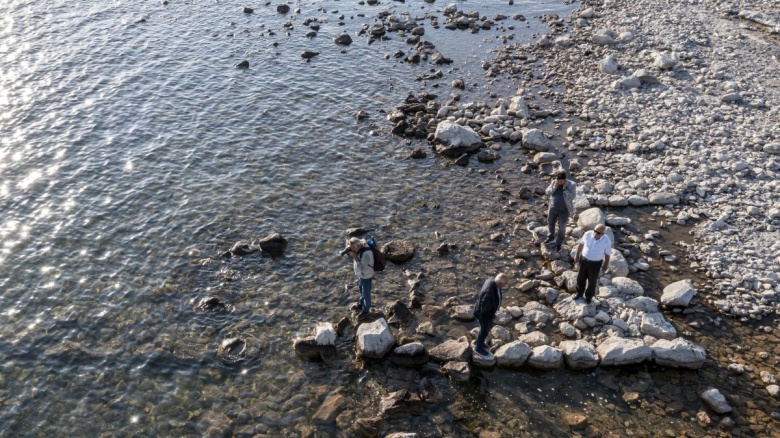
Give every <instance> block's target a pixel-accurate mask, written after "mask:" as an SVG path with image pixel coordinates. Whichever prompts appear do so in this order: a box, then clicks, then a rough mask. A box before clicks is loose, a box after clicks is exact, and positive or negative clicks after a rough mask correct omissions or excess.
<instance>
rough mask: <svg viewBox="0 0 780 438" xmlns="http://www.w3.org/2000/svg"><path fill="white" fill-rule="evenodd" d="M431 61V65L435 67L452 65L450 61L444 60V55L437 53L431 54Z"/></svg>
mask: <svg viewBox="0 0 780 438" xmlns="http://www.w3.org/2000/svg"><path fill="white" fill-rule="evenodd" d="M431 61H433V63H434V64H437V65H441V64H452V59H450V58H445V57H444V55H442V54H441V53H439V52H433V55H431Z"/></svg>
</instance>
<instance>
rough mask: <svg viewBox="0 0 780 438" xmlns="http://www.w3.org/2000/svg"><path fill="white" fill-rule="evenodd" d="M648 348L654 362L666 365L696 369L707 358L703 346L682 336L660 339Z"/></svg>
mask: <svg viewBox="0 0 780 438" xmlns="http://www.w3.org/2000/svg"><path fill="white" fill-rule="evenodd" d="M650 349H651V350H653V359H654V360H655V363H656V364H658V365H662V366H666V367H673V368H688V369H692V370H697V369H699V368H701V366H702V365H704V360H705V359H707V352H706V351H705V350H704V348H702V347H701V346H699V345H696V344H694V343H692V342H690V341H688V340H686V339H683V338H676V339H673V340H671V341H669V340H666V339H660V340H658V341H656V342H655V343H654V344H653V346H652V347H650Z"/></svg>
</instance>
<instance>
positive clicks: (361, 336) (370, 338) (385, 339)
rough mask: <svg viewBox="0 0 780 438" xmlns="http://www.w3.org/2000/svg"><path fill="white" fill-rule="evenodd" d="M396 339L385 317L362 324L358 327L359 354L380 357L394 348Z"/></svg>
mask: <svg viewBox="0 0 780 438" xmlns="http://www.w3.org/2000/svg"><path fill="white" fill-rule="evenodd" d="M393 344H395V339H394V338H393V334H392V333H390V327H388V325H387V321H385V319H384V318H379V319H377V320H376V321H374V322H369V323H364V324H360V327H358V329H357V354H358V356H360V357H373V358H376V359H379V358H381V357H383V356H384V355H385V354H387V352H389V351H390V349H391V348H393Z"/></svg>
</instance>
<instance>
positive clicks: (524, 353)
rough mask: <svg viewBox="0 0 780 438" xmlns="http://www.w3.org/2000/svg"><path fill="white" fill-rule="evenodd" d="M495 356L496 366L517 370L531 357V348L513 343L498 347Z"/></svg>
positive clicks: (523, 344) (518, 342)
mask: <svg viewBox="0 0 780 438" xmlns="http://www.w3.org/2000/svg"><path fill="white" fill-rule="evenodd" d="M495 356H496V362H497V363H498V366H500V367H509V368H518V367H521V366H523V364H525V362H526V361H527V360H528V357H529V356H531V347H529V346H528V344H526V343H524V342H520V341H514V342H510V343H508V344H506V345H502V346H501V347H499V348H498V350H496V353H495Z"/></svg>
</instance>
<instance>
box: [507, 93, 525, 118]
mask: <svg viewBox="0 0 780 438" xmlns="http://www.w3.org/2000/svg"><path fill="white" fill-rule="evenodd" d="M508 111H509V114H510V115H514V117H517V118H522V119H527V118H528V117H529V114H528V106H527V105H526V104H525V99H523V96H514V97H512V99H510V100H509V109H508Z"/></svg>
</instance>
